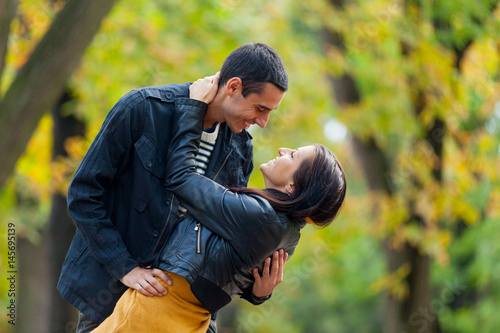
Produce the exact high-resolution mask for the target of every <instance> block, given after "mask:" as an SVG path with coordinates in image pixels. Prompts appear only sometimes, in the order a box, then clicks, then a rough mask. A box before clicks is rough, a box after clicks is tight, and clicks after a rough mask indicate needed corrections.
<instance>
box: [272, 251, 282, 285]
mask: <svg viewBox="0 0 500 333" xmlns="http://www.w3.org/2000/svg"><path fill="white" fill-rule="evenodd" d="M280 266H281V259H280V253H279V252H278V251H274V253H273V266H272V267H271V277H272V279H275V278H276V276H277V275H278V272H279V269H280Z"/></svg>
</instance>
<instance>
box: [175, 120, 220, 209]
mask: <svg viewBox="0 0 500 333" xmlns="http://www.w3.org/2000/svg"><path fill="white" fill-rule="evenodd" d="M219 128H220V124H219V123H218V124H217V125H216V126H214V127H212V128H209V129H207V130H204V131H203V132H202V133H201V142H200V149H199V151H198V155H196V172H198V173H199V174H200V175H204V174H205V172H206V171H207V167H208V162H209V161H210V156H212V152H213V151H214V147H215V141H216V140H217V136H218V135H219ZM186 211H187V210H186V208H184V207H182V206H179V216H182V215H184V214H185V213H186Z"/></svg>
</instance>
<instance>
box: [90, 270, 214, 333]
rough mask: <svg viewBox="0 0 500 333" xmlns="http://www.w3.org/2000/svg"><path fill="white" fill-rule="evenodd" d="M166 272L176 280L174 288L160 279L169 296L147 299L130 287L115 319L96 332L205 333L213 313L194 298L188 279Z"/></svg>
mask: <svg viewBox="0 0 500 333" xmlns="http://www.w3.org/2000/svg"><path fill="white" fill-rule="evenodd" d="M166 273H167V274H168V276H170V278H171V279H172V282H173V283H172V285H171V286H169V285H167V284H166V283H165V282H163V280H161V279H160V278H158V277H157V278H156V279H157V280H158V281H160V283H161V284H162V285H163V286H165V287H166V288H167V290H168V293H167V295H165V296H162V297H158V296H152V297H151V296H144V295H142V294H141V293H139V292H138V291H137V290H135V289H132V288H129V289H128V290H127V291H126V292H125V293H124V294H123V295H122V297H121V298H120V299H119V300H118V303H117V304H116V307H115V309H114V311H113V313H112V314H111V316H109V317H108V318H107V319H106V320H105V321H104V322H103V323H102V324H101V325H99V327H97V328H96V329H95V330H94V331H92V332H94V333H118V332H120V333H122V332H123V333H125V332H130V333H132V332H133V333H136V332H148V333H149V332H175V333H178V332H183V333H184V332H200V333H205V332H206V331H207V329H208V325H209V324H210V313H209V312H208V311H207V310H206V309H205V308H203V306H202V305H201V303H200V302H199V301H198V299H196V297H195V296H194V295H193V293H192V292H191V289H190V287H189V283H188V282H187V281H186V279H184V278H183V277H182V276H180V275H177V274H173V273H170V272H166Z"/></svg>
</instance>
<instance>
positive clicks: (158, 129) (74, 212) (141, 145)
mask: <svg viewBox="0 0 500 333" xmlns="http://www.w3.org/2000/svg"><path fill="white" fill-rule="evenodd" d="M188 96H189V84H183V85H176V84H172V85H167V86H159V87H147V88H141V89H137V90H133V91H131V92H130V93H128V94H127V95H125V96H124V97H122V98H121V99H120V101H118V103H116V105H115V106H114V107H113V108H112V110H111V111H110V112H109V114H108V116H107V117H106V120H105V121H104V123H103V125H102V128H101V130H100V132H99V134H98V135H97V136H96V138H95V140H94V142H93V143H92V145H91V146H90V148H89V150H88V152H87V154H86V155H85V157H84V159H83V161H82V163H81V164H80V166H79V168H78V170H77V171H76V173H75V176H74V178H73V181H72V182H71V185H70V187H69V189H68V208H69V212H70V214H71V216H72V217H73V220H74V221H75V224H76V226H77V231H76V234H75V237H74V239H73V241H72V243H71V247H70V249H69V251H68V254H67V256H66V260H65V261H64V264H63V267H62V272H61V277H60V279H59V283H58V286H57V288H58V290H59V292H60V293H61V295H62V296H63V297H64V298H65V299H66V300H68V301H69V302H70V303H71V304H73V305H74V306H75V307H76V308H77V309H78V310H80V311H81V312H83V313H84V314H85V315H86V316H87V317H89V318H90V319H91V320H92V321H94V322H96V323H100V322H102V321H103V320H104V319H105V318H106V317H107V316H109V315H110V314H111V313H112V311H113V308H114V306H115V304H116V302H117V300H118V299H119V298H120V296H121V295H122V293H123V292H124V291H125V290H126V289H127V287H126V286H124V285H123V284H122V283H121V282H120V281H119V279H120V278H122V277H123V276H124V275H125V274H126V273H128V272H129V271H130V270H132V269H133V268H135V267H137V265H138V264H141V263H142V264H144V265H153V264H154V263H155V262H156V261H157V258H158V256H159V253H160V250H161V248H162V246H163V244H165V243H168V240H169V238H170V235H171V233H172V231H173V230H174V227H175V225H176V223H177V210H178V205H179V201H178V200H177V198H176V196H175V195H173V194H172V192H170V191H168V189H167V183H166V179H165V177H166V162H167V160H168V156H169V153H170V151H169V150H170V148H171V147H172V138H173V134H174V132H175V131H176V130H175V129H176V128H177V127H179V126H180V127H186V126H189V124H183V123H182V120H180V119H179V117H178V116H177V115H176V109H177V108H176V106H178V104H179V99H183V100H185V98H183V97H188ZM178 121H181V123H177V122H178ZM252 148H253V146H252V142H251V136H250V135H249V134H248V132H246V131H243V132H242V133H239V134H233V133H231V131H230V130H229V128H228V127H227V125H226V124H221V127H220V132H219V136H218V138H217V141H216V144H215V148H214V151H213V152H212V156H211V159H210V163H209V164H208V168H207V172H206V175H207V176H208V177H210V178H211V179H214V180H215V181H216V182H218V183H220V184H223V185H225V186H229V185H232V186H246V184H247V181H248V177H249V175H250V173H251V171H252V167H253V164H252Z"/></svg>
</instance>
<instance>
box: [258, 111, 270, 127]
mask: <svg viewBox="0 0 500 333" xmlns="http://www.w3.org/2000/svg"><path fill="white" fill-rule="evenodd" d="M270 114H271V111H264V112H263V113H262V115H260V116H259V117H257V118H255V123H256V124H257V125H259V126H260V127H262V128H264V127H266V125H267V122H268V121H269V115H270Z"/></svg>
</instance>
